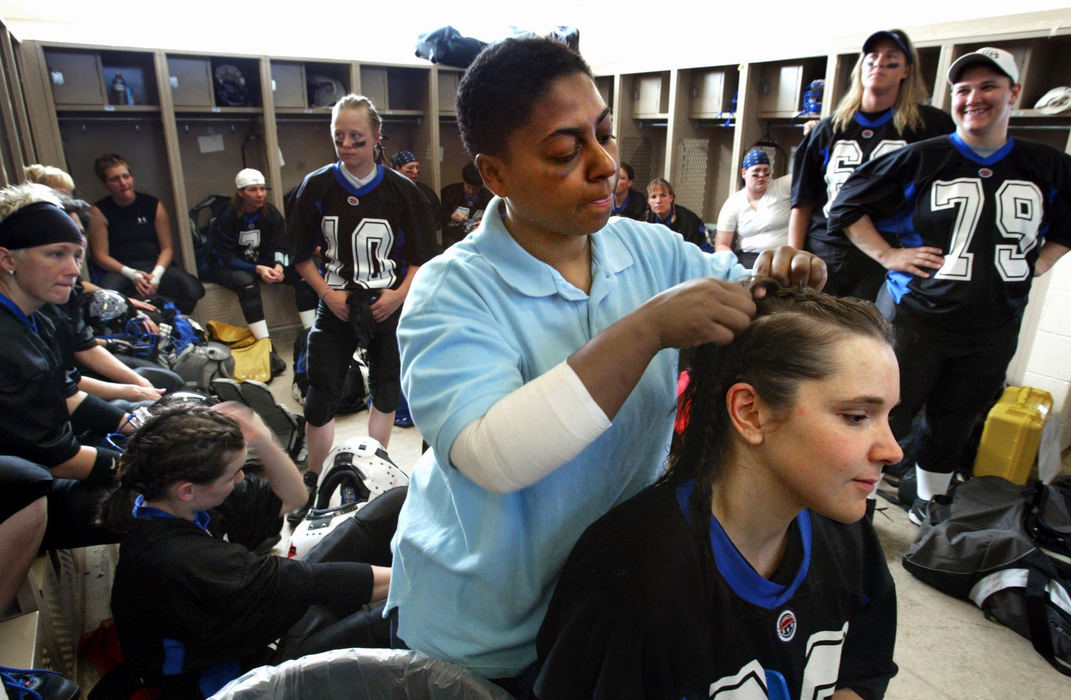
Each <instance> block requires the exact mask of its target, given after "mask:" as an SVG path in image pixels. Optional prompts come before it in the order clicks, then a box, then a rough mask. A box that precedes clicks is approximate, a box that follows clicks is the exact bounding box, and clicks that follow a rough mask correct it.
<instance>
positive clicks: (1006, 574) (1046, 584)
mask: <svg viewBox="0 0 1071 700" xmlns="http://www.w3.org/2000/svg"><path fill="white" fill-rule="evenodd" d="M1069 504H1071V486H1069V485H1068V484H1067V483H1066V482H1064V483H1063V484H1059V483H1058V484H1053V485H1048V486H1046V485H1044V484H1036V485H1030V486H1019V485H1016V484H1013V483H1011V482H1009V481H1006V480H1005V479H1001V478H1000V477H995V476H983V477H977V478H974V479H971V480H970V481H968V482H966V483H965V484H962V485H961V486H960V487H959V488H957V489H956V491H955V493H954V495H953V497H952V498H951V499H948V498H941V497H938V498H937V499H934V501H933V502H931V504H930V506H929V509H928V511H927V517H926V520H925V522H923V524H922V528H921V529H920V530H919V534H918V537H917V538H916V539H915V542H914V543H913V544H912V545H911V549H910V550H909V551H908V553H907V554H905V555H904V558H903V564H904V568H905V569H907V570H908V571H909V572H911V573H912V574H913V575H915V576H916V577H918V578H920V579H922V580H923V581H924V582H926V583H928V584H930V585H931V586H933V587H935V588H937V589H939V590H941V591H944V592H945V593H948V594H950V595H953V596H955V597H957V598H962V599H965V600H970V601H971V602H973V603H974V604H975V605H977V606H978V607H979V608H981V609H982V611H983V612H984V613H985V615H986V617H987V618H989V619H991V620H995V621H997V622H1000V623H1001V624H1003V625H1006V626H1007V627H1010V628H1011V629H1013V630H1015V631H1016V632H1018V633H1019V634H1020V635H1022V636H1024V637H1026V638H1027V639H1029V640H1030V641H1031V643H1032V644H1033V645H1034V649H1035V650H1037V652H1038V653H1039V654H1041V655H1042V656H1043V657H1045V660H1047V661H1048V662H1049V663H1050V664H1051V665H1052V666H1053V668H1055V669H1056V670H1058V671H1060V672H1061V673H1063V674H1065V675H1069V676H1071V566H1068V560H1067V559H1066V558H1065V557H1064V556H1062V555H1061V553H1060V552H1059V551H1057V550H1056V548H1051V549H1050V548H1049V544H1048V543H1051V542H1056V543H1059V542H1061V541H1064V540H1062V539H1061V537H1062V535H1061V533H1064V532H1068V528H1069V527H1071V519H1069V518H1068V508H1067V507H1068V505H1069ZM1039 514H1040V517H1039ZM1061 518H1062V520H1061ZM1031 532H1043V533H1044V536H1042V537H1039V538H1038V539H1035V538H1034V536H1032V534H1031ZM1043 545H1044V546H1043Z"/></svg>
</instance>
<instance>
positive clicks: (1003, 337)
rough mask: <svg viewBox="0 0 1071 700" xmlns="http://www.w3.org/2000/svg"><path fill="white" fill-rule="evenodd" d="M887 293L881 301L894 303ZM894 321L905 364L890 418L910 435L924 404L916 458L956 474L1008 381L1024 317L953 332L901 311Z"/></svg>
mask: <svg viewBox="0 0 1071 700" xmlns="http://www.w3.org/2000/svg"><path fill="white" fill-rule="evenodd" d="M887 294H888V293H887V292H884V291H883V292H882V295H881V297H879V302H881V303H879V306H881V307H886V308H887V307H888V305H887V303H886V302H887ZM893 327H894V329H895V331H896V360H897V362H899V364H900V405H899V406H897V407H896V408H894V409H893V411H892V415H891V416H890V419H889V422H890V424H891V425H892V430H893V434H894V435H895V436H896V439H897V440H902V439H903V438H905V437H907V435H908V434H909V433H910V432H911V422H912V420H913V419H914V418H915V416H916V415H917V414H918V412H919V411H920V410H921V411H922V423H921V425H920V426H919V429H918V434H917V437H916V442H915V445H916V449H917V452H916V458H915V461H916V463H917V464H918V465H919V466H920V467H921V468H923V469H925V470H926V471H930V472H937V473H942V474H951V473H952V472H954V471H955V470H956V469H957V468H959V467H960V466H961V465H962V464H963V462H964V460H965V459H966V458H967V457H969V455H965V454H964V451H965V449H966V447H967V445H968V443H969V442H970V437H971V432H972V430H973V428H974V425H975V423H976V422H977V421H978V419H979V418H982V417H983V414H984V412H985V411H986V410H987V409H988V408H989V406H990V404H992V402H993V400H994V399H995V398H996V397H997V395H998V394H999V392H1000V391H1001V390H1002V389H1003V387H1004V376H1005V372H1006V371H1007V369H1008V363H1009V362H1010V361H1011V358H1012V355H1014V354H1015V348H1016V345H1017V344H1018V342H1019V323H1018V322H1015V323H1010V324H1008V325H1006V326H1004V327H1003V328H998V329H995V330H987V331H985V332H978V333H952V332H949V331H945V330H942V329H940V328H935V327H934V326H933V325H932V324H927V323H925V322H921V321H918V320H916V319H913V318H905V317H904V316H903V315H898V316H897V317H896V318H894V319H893Z"/></svg>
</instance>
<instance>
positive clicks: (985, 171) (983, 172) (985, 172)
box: [978, 168, 993, 177]
mask: <svg viewBox="0 0 1071 700" xmlns="http://www.w3.org/2000/svg"><path fill="white" fill-rule="evenodd" d="M978 177H993V171H992V170H990V169H989V168H980V169H979V170H978Z"/></svg>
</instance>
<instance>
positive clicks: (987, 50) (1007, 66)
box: [948, 46, 1019, 85]
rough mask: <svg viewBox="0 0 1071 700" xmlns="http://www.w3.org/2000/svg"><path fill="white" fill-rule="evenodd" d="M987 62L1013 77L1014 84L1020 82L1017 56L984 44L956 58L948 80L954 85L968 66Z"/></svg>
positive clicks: (949, 71) (949, 70)
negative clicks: (1016, 62)
mask: <svg viewBox="0 0 1071 700" xmlns="http://www.w3.org/2000/svg"><path fill="white" fill-rule="evenodd" d="M978 64H987V65H989V66H992V67H993V68H996V69H997V70H998V71H1000V72H1001V73H1003V74H1004V75H1006V76H1008V77H1009V78H1011V81H1012V84H1013V85H1014V84H1015V83H1017V82H1019V67H1018V66H1016V65H1015V57H1014V56H1012V55H1011V54H1010V53H1008V52H1007V51H1005V50H1004V49H998V48H996V47H994V46H983V47H982V48H980V49H978V50H977V51H972V52H971V53H968V54H964V55H962V56H960V57H959V58H957V59H956V62H955V63H953V64H952V66H951V67H950V68H949V69H948V82H949V83H951V84H952V85H955V84H956V81H957V80H959V76H960V74H962V73H963V71H964V70H965V69H966V68H967V67H968V66H975V65H978Z"/></svg>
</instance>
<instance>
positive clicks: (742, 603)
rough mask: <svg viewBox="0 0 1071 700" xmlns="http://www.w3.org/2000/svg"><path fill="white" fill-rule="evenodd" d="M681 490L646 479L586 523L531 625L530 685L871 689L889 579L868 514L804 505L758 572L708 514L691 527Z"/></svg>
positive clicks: (616, 694) (723, 693)
mask: <svg viewBox="0 0 1071 700" xmlns="http://www.w3.org/2000/svg"><path fill="white" fill-rule="evenodd" d="M691 490H692V483H691V482H686V483H685V484H682V485H681V486H679V487H674V486H670V485H657V486H654V487H651V488H649V489H647V490H646V491H644V492H642V493H641V494H639V495H638V496H636V497H635V498H633V499H631V500H630V501H627V502H625V503H624V504H622V505H620V506H618V507H616V508H614V509H613V510H611V511H610V512H609V513H608V514H607V515H605V516H603V517H602V518H601V519H600V520H598V521H597V522H595V523H594V524H593V525H592V526H591V527H589V528H588V529H587V531H586V532H585V533H584V534H583V536H582V537H581V538H580V540H579V541H578V542H577V544H576V546H575V547H574V548H573V551H572V554H570V556H569V559H568V561H567V562H566V564H565V567H564V569H563V570H562V573H561V578H560V579H559V581H558V585H557V588H556V590H555V592H554V597H553V598H552V599H551V602H550V607H549V608H548V610H547V615H546V618H545V619H544V622H543V627H542V628H541V629H540V631H539V636H538V638H537V642H536V643H537V647H538V652H539V662H538V663H540V664H542V667H541V671H540V674H539V677H538V679H537V681H536V686H535V691H536V695H537V696H538V697H540V698H592V697H596V698H614V699H615V700H620V699H623V698H708V697H709V698H721V697H725V698H735V697H766V696H768V697H771V698H785V699H786V700H787V698H817V697H828V694H829V693H830V692H831V691H832V690H833V689H834V688H852V689H853V690H855V691H856V692H857V693H859V694H860V695H861V696H863V697H864V698H873V697H881V696H882V695H883V694H884V692H885V688H886V686H887V685H888V682H889V679H890V678H891V677H892V676H893V675H894V674H895V673H896V664H895V663H893V660H892V657H893V646H894V642H895V637H896V592H895V589H894V587H893V582H892V577H891V576H890V574H889V570H888V567H887V566H886V564H885V555H884V554H883V553H882V550H881V546H880V544H879V543H878V539H877V536H876V535H875V533H874V530H873V528H872V526H871V525H870V523H868V522H866V521H865V520H864V521H860V522H858V523H855V524H852V525H844V524H841V523H837V522H834V521H832V520H829V519H827V518H824V517H822V516H820V515H817V514H815V513H811V512H809V511H803V512H802V513H801V514H800V515H799V516H798V517H797V518H796V520H795V521H794V523H793V525H792V526H791V527H790V529H789V543H788V546H787V549H786V552H785V554H784V557H783V559H782V561H781V564H780V565H779V567H778V570H777V572H775V574H774V576H773V577H772V580H767V579H765V578H763V577H761V576H759V574H757V573H756V572H755V570H754V569H752V568H751V566H750V565H749V564H748V563H747V561H746V560H744V559H743V557H741V556H740V554H739V553H738V552H737V551H736V548H735V547H734V546H733V544H732V543H731V542H730V541H729V539H728V537H727V536H726V535H725V533H724V531H723V530H722V529H721V526H720V525H719V524H718V523H717V521H716V520H715V519H714V518H713V517H711V519H710V525H709V527H710V536H711V540H710V542H706V541H701V540H700V538H699V537H697V536H696V534H695V532H694V531H693V529H692V528H691V527H690V525H689V519H690V517H691V515H690V513H689V514H688V515H686V514H685V513H686V512H688V511H690V508H688V505H687V501H688V499H689V497H690V494H691ZM686 508H687V509H688V511H686ZM711 543H712V544H711Z"/></svg>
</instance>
